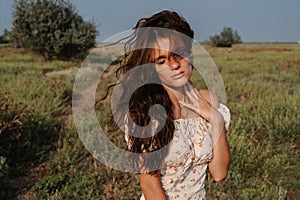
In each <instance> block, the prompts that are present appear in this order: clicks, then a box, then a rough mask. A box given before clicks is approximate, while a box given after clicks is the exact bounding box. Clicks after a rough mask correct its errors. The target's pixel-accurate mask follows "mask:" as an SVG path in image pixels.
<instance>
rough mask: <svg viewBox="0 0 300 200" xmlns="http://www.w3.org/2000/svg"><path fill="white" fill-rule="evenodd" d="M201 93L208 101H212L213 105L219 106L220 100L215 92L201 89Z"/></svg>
mask: <svg viewBox="0 0 300 200" xmlns="http://www.w3.org/2000/svg"><path fill="white" fill-rule="evenodd" d="M199 93H200V94H201V95H202V96H203V97H204V99H205V100H206V101H208V102H210V103H211V105H212V106H213V107H215V108H219V100H218V97H217V96H216V95H215V94H214V93H212V92H210V91H209V90H199Z"/></svg>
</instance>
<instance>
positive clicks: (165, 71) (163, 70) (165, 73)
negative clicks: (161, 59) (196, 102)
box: [155, 65, 171, 82]
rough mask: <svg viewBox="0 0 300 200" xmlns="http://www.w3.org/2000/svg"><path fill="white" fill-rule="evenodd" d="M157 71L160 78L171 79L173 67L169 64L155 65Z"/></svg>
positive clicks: (163, 79) (162, 79)
mask: <svg viewBox="0 0 300 200" xmlns="http://www.w3.org/2000/svg"><path fill="white" fill-rule="evenodd" d="M155 71H156V72H157V74H158V76H159V78H160V79H161V81H163V82H164V81H166V80H167V79H169V76H170V73H171V69H170V68H169V67H167V66H158V65H155Z"/></svg>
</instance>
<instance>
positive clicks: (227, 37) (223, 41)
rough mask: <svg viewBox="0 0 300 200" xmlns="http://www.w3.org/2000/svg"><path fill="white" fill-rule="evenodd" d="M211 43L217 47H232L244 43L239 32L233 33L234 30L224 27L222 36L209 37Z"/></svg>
mask: <svg viewBox="0 0 300 200" xmlns="http://www.w3.org/2000/svg"><path fill="white" fill-rule="evenodd" d="M209 40H210V43H211V44H212V45H213V46H216V47H231V46H232V45H233V44H238V43H242V39H241V37H240V36H239V34H238V32H237V31H236V30H235V31H234V32H233V30H232V28H230V27H224V28H223V31H222V32H221V33H220V35H214V36H210V37H209Z"/></svg>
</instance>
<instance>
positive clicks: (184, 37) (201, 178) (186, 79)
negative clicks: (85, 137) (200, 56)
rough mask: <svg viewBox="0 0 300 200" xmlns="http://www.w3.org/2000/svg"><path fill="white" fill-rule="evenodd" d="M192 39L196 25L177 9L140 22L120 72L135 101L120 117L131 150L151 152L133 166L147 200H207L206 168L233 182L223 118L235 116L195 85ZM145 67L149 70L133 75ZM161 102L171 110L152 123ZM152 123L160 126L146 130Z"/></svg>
mask: <svg viewBox="0 0 300 200" xmlns="http://www.w3.org/2000/svg"><path fill="white" fill-rule="evenodd" d="M193 37H194V32H193V30H192V29H191V28H190V25H189V24H188V23H187V22H186V20H185V19H184V18H183V17H181V16H179V15H178V14H177V13H176V12H174V11H162V12H159V13H157V14H154V15H153V16H151V17H149V18H142V19H140V20H139V21H138V22H137V24H136V26H135V28H134V33H133V35H132V36H131V38H130V39H129V40H128V42H127V45H126V46H127V47H128V48H127V50H128V52H126V54H125V56H124V58H123V62H122V64H121V66H120V68H119V69H118V71H117V74H118V75H119V76H122V77H123V78H122V81H121V82H120V83H121V85H122V87H123V88H124V92H123V94H121V95H122V97H121V99H128V98H129V99H130V100H129V108H127V109H128V110H129V114H128V113H127V114H124V117H123V118H122V119H124V121H125V124H126V123H128V124H127V126H126V127H127V128H126V131H125V132H126V141H127V147H128V150H129V151H131V152H133V153H140V154H147V153H153V154H149V156H148V157H147V156H146V157H143V156H141V157H140V158H141V159H139V161H138V162H136V163H135V164H136V165H137V166H138V167H139V169H140V171H139V174H138V176H139V180H140V185H141V189H142V193H143V195H142V197H141V199H147V200H151V199H155V200H159V199H205V185H204V182H205V176H206V170H207V167H208V170H209V172H210V174H211V176H212V177H213V179H214V180H215V181H222V180H223V179H225V178H226V176H227V172H228V167H229V163H230V153H229V147H228V143H227V139H226V129H225V121H224V118H225V119H227V118H228V117H229V111H228V109H227V108H226V106H224V105H222V104H220V103H219V102H218V99H217V97H216V96H215V95H214V94H212V93H211V92H210V91H208V90H200V91H197V90H196V88H195V87H194V85H193V84H192V82H191V80H190V77H191V74H192V70H193V65H192V56H191V49H192V42H193ZM140 66H146V67H143V68H142V70H141V71H139V72H136V71H134V69H138V68H139V67H140ZM153 80H155V81H153ZM156 81H158V82H156ZM133 83H135V84H136V85H134V84H133ZM142 83H145V84H142ZM137 85H141V86H140V87H137ZM131 90H133V91H134V92H133V93H132V94H131V93H130V92H129V91H131ZM128 95H130V97H129V96H128ZM156 104H160V105H162V106H163V107H164V109H165V112H152V115H153V116H152V117H150V116H149V109H150V108H151V107H152V106H154V105H156ZM125 105H126V104H125ZM127 105H128V104H127ZM220 106H221V107H220ZM121 107H122V106H121ZM121 107H120V112H123V111H124V110H122V108H121ZM220 110H223V111H224V112H221V111H220ZM123 113H126V112H123ZM129 121H133V123H129ZM152 122H155V123H152ZM151 123H152V125H153V124H156V125H155V126H154V128H153V127H152V128H150V129H146V128H145V129H143V127H146V126H148V125H149V124H151ZM159 124H160V125H161V126H160V128H157V127H158V126H159ZM137 127H142V128H139V129H138V128H137ZM161 149H164V150H163V151H159V150H161ZM155 152H159V153H157V154H155ZM157 163H158V164H157ZM154 165H155V167H156V168H155V167H154V168H153V166H154ZM157 166H159V167H157ZM153 169H155V170H153Z"/></svg>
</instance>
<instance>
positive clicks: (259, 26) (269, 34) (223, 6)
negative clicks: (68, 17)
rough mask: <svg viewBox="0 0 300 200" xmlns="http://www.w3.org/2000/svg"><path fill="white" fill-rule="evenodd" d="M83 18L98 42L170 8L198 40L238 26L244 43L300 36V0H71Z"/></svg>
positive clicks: (8, 3) (4, 8) (5, 20)
mask: <svg viewBox="0 0 300 200" xmlns="http://www.w3.org/2000/svg"><path fill="white" fill-rule="evenodd" d="M13 2H14V1H13V0H0V34H2V33H3V30H4V29H5V28H7V29H9V30H10V29H11V27H12V25H11V24H12V17H11V12H12V5H13ZM70 2H71V3H72V4H73V5H74V6H75V8H76V10H77V11H78V13H79V14H80V15H81V16H82V17H83V18H84V19H85V20H94V21H95V22H96V25H97V27H98V30H99V32H100V35H99V37H98V38H97V41H98V42H101V41H103V40H105V39H106V38H108V37H110V36H112V35H114V34H117V33H119V32H122V31H126V30H129V29H131V28H132V27H133V26H134V25H135V23H136V22H137V20H138V19H139V18H141V17H148V16H150V15H152V14H154V13H156V12H158V11H161V10H164V9H171V10H174V11H177V12H178V13H180V14H181V15H182V16H183V17H185V18H186V19H187V21H188V22H189V23H190V25H191V26H192V28H193V29H194V32H195V39H196V40H197V41H203V40H207V39H208V38H209V36H211V35H214V34H219V33H220V31H222V29H223V27H225V26H229V27H231V28H233V29H234V30H237V31H238V33H239V34H240V36H241V37H242V40H243V41H244V42H293V41H298V40H300V0H105V1H104V0H70Z"/></svg>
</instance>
